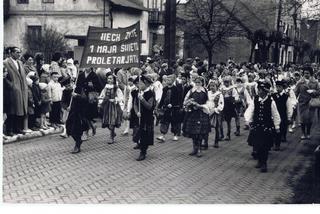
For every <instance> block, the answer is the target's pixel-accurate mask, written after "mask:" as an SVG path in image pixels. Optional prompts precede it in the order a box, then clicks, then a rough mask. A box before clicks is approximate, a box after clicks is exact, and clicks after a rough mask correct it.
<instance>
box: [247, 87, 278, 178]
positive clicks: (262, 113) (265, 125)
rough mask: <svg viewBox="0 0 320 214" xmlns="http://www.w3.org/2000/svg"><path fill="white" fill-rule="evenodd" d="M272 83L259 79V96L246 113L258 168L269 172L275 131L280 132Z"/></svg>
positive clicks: (250, 139)
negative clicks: (268, 166) (268, 165)
mask: <svg viewBox="0 0 320 214" xmlns="http://www.w3.org/2000/svg"><path fill="white" fill-rule="evenodd" d="M270 87H271V85H270V84H269V83H268V82H266V81H259V83H258V96H256V97H255V98H254V100H253V102H251V103H250V104H249V106H248V108H247V110H246V112H245V114H244V118H245V121H246V123H247V124H249V125H250V127H251V128H250V133H249V136H248V144H249V145H251V146H253V156H254V157H255V158H256V159H257V160H258V163H257V165H256V168H260V171H261V172H267V160H268V153H269V150H270V148H271V147H272V144H273V136H274V131H276V133H279V132H280V120H281V119H280V115H279V113H278V110H277V106H276V103H275V102H274V100H273V99H272V98H271V96H270V95H269V92H270Z"/></svg>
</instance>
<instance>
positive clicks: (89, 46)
mask: <svg viewBox="0 0 320 214" xmlns="http://www.w3.org/2000/svg"><path fill="white" fill-rule="evenodd" d="M139 57H140V22H137V23H136V24H134V25H131V26H129V27H126V28H117V29H112V28H100V27H92V26H89V29H88V34H87V41H86V45H85V47H84V50H83V54H82V58H81V64H80V67H81V68H87V67H95V68H129V67H139V62H140V60H139Z"/></svg>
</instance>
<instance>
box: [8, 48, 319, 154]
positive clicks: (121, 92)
mask: <svg viewBox="0 0 320 214" xmlns="http://www.w3.org/2000/svg"><path fill="white" fill-rule="evenodd" d="M6 54H7V58H6V59H5V60H4V62H3V64H4V70H3V74H4V75H3V78H4V79H3V80H4V90H3V93H4V96H3V98H4V99H3V100H4V102H3V105H4V108H3V109H4V112H3V113H4V119H5V122H4V138H8V137H10V136H14V135H17V134H25V133H29V132H32V131H38V130H46V129H48V128H51V127H52V128H57V127H59V126H63V127H64V133H63V134H62V135H61V136H62V137H67V133H66V131H67V128H66V127H65V123H66V121H67V118H68V116H69V111H70V107H71V104H72V100H74V97H76V96H81V97H83V98H84V100H86V102H84V103H82V104H81V106H82V107H83V108H82V113H81V114H82V115H83V116H84V117H85V118H86V120H87V123H86V124H87V128H83V127H75V128H73V129H74V130H76V129H79V128H80V129H83V130H84V131H85V135H84V136H83V138H88V137H89V130H92V134H93V135H94V134H95V132H96V119H97V118H99V117H100V118H102V124H103V125H102V127H103V128H106V127H107V128H108V129H110V131H111V133H110V136H111V139H112V141H111V143H114V138H115V136H116V133H115V128H118V127H119V126H120V125H121V123H122V122H123V123H122V124H123V125H124V126H125V130H124V133H122V134H123V135H127V134H128V132H129V128H132V127H131V126H129V120H130V108H132V104H131V102H132V97H131V92H132V89H133V88H134V87H135V82H137V78H138V77H139V76H140V75H143V77H147V79H148V80H150V81H149V83H150V84H151V86H152V89H153V91H154V92H155V101H156V107H155V111H154V115H155V117H156V125H157V124H158V123H159V121H160V123H161V124H160V132H161V134H162V135H161V136H158V137H157V139H158V140H159V141H160V142H165V134H166V133H167V132H168V129H169V126H170V125H171V131H172V132H173V134H174V139H173V140H178V137H179V136H180V135H181V133H182V132H183V127H182V126H183V125H186V124H184V123H186V121H185V118H184V117H185V111H186V109H187V108H188V103H186V97H187V96H190V95H188V92H189V90H191V89H197V87H198V86H197V84H198V83H199V85H201V86H202V87H203V88H204V90H205V91H206V93H207V95H208V96H209V99H210V97H215V95H216V92H218V91H219V92H221V95H220V94H219V96H218V97H217V98H216V99H215V100H214V102H215V108H216V109H215V110H214V111H215V112H216V115H220V116H219V117H215V118H214V119H212V116H211V119H210V120H211V121H210V124H209V125H210V126H211V127H214V128H215V131H216V137H215V147H218V141H221V140H231V134H230V130H231V120H232V118H235V126H236V132H235V135H236V136H239V135H240V130H241V128H240V126H241V125H240V121H241V120H240V118H241V117H242V116H243V115H244V112H245V111H246V109H247V108H248V107H249V105H250V103H252V102H253V101H254V97H255V96H257V95H258V86H259V85H258V82H259V81H261V80H263V81H264V82H266V83H267V84H268V85H270V90H268V94H270V95H274V96H275V97H274V99H277V98H276V93H281V94H282V93H284V92H285V93H286V94H288V98H289V101H290V102H287V101H285V102H286V104H285V105H286V108H285V110H284V113H283V110H279V106H277V107H278V111H279V113H281V114H282V115H280V116H281V117H282V120H283V118H286V119H285V120H286V123H285V126H284V123H282V129H285V131H284V130H282V138H284V139H282V140H284V141H285V140H286V139H285V136H286V130H287V128H288V130H289V132H293V130H294V129H295V128H296V127H297V126H301V131H302V136H301V139H302V140H305V139H310V137H311V128H312V123H313V120H315V119H316V118H317V117H319V115H320V114H319V107H320V106H319V103H317V102H318V101H319V94H320V66H319V65H318V64H314V63H310V64H304V65H296V64H292V63H291V64H287V65H285V66H277V65H274V64H270V63H265V64H259V63H257V64H254V63H247V62H243V63H238V62H235V61H234V60H232V59H231V58H230V59H229V60H228V61H227V62H221V63H219V64H214V65H211V66H209V64H208V61H207V60H201V59H200V58H198V57H195V58H188V59H178V60H177V61H176V62H173V63H171V64H169V63H168V61H167V60H165V59H161V58H153V59H152V58H151V57H148V58H146V60H145V62H141V66H140V68H137V67H134V68H130V69H122V68H117V69H112V70H111V69H104V68H98V69H96V68H85V69H79V63H78V62H77V61H74V60H73V59H72V58H69V59H67V58H64V57H63V56H62V55H61V53H55V54H53V56H52V59H50V60H51V63H50V64H45V61H48V60H49V59H44V57H43V55H42V54H36V55H35V56H32V55H30V54H28V53H25V54H23V55H22V53H21V50H20V49H19V48H18V47H9V48H7V50H6ZM139 81H140V77H139ZM173 85H175V86H176V85H180V86H181V90H180V91H179V92H175V91H174V90H173V91H172V90H170V94H168V90H167V89H168V88H171V86H173ZM114 87H116V88H117V90H116V91H114V90H109V89H111V88H114ZM282 91H283V92H282ZM175 93H176V95H174V94H175ZM105 96H107V97H109V98H108V99H109V100H114V103H115V104H119V105H115V106H113V105H110V103H109V104H108V106H109V105H110V106H109V107H105V105H101V104H102V103H101V100H104V99H105ZM175 96H176V97H175ZM130 97H131V98H130ZM166 97H170V98H171V100H166V99H165V98H166ZM228 97H231V98H233V99H231V100H230V99H228ZM130 99H131V100H130ZM99 102H100V103H99ZM310 102H312V103H313V105H312V106H311V107H310ZM164 103H165V106H164ZM104 104H105V103H104ZM277 104H278V103H277ZM168 106H169V108H170V109H172V111H170V112H171V115H169V117H168V115H167V114H166V113H165V111H166V110H164V109H165V108H167V107H168ZM106 108H107V109H108V114H106V110H105V109H106ZM111 108H112V110H109V109H111ZM281 111H282V112H281ZM287 112H289V113H288V114H287ZM211 114H212V115H213V113H212V112H211ZM110 115H112V116H110ZM114 115H117V116H116V119H115V117H114ZM177 115H179V116H177ZM315 115H317V117H315ZM171 116H173V117H171ZM166 117H167V119H166ZM168 118H169V119H168ZM170 118H176V120H174V119H173V120H172V119H170ZM213 120H214V122H213ZM110 121H114V122H110ZM224 123H226V124H227V132H226V136H224V130H223V128H224V125H223V124H224ZM243 126H244V129H249V128H250V124H249V123H245V124H243ZM283 127H285V128H283ZM71 129H72V128H71ZM208 130H209V128H208ZM208 132H209V131H208ZM208 132H207V133H204V135H205V136H204V137H203V140H204V142H202V144H201V145H199V146H201V147H203V148H207V146H208ZM283 132H285V134H283ZM77 140H78V141H80V140H79V139H76V141H77ZM199 146H198V147H199Z"/></svg>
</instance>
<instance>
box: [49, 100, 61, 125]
mask: <svg viewBox="0 0 320 214" xmlns="http://www.w3.org/2000/svg"><path fill="white" fill-rule="evenodd" d="M49 119H50V123H56V124H57V123H60V122H61V102H60V101H59V102H53V103H52V105H51V112H50V118H49Z"/></svg>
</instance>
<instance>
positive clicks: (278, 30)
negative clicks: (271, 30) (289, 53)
mask: <svg viewBox="0 0 320 214" xmlns="http://www.w3.org/2000/svg"><path fill="white" fill-rule="evenodd" d="M278 7H279V8H278V16H277V35H276V36H277V37H278V35H279V34H280V22H281V13H282V0H279V6H278ZM279 46H280V43H279V40H278V38H277V40H276V44H275V52H274V56H273V57H274V59H273V61H274V63H275V64H279V56H280V47H279Z"/></svg>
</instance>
